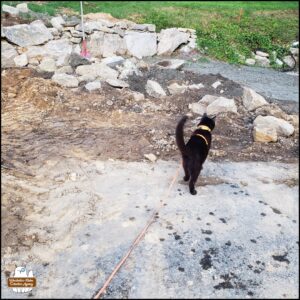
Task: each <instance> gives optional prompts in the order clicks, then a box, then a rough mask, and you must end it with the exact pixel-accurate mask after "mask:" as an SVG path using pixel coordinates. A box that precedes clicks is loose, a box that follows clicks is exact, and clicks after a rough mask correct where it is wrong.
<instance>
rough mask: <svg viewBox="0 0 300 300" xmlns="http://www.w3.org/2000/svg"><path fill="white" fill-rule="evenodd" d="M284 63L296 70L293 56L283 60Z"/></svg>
mask: <svg viewBox="0 0 300 300" xmlns="http://www.w3.org/2000/svg"><path fill="white" fill-rule="evenodd" d="M283 61H284V63H286V64H287V65H288V66H289V67H290V68H294V67H295V61H294V59H293V58H292V56H290V55H287V56H285V57H284V58H283Z"/></svg>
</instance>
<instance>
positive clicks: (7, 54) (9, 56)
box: [1, 41, 18, 68]
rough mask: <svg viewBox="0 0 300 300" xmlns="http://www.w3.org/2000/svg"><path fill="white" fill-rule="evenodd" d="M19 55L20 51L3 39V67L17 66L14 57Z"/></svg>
mask: <svg viewBox="0 0 300 300" xmlns="http://www.w3.org/2000/svg"><path fill="white" fill-rule="evenodd" d="M17 56H18V52H17V50H16V49H15V47H13V46H12V45H11V44H9V43H7V42H6V41H1V67H2V68H10V67H14V66H15V62H14V58H15V57H17Z"/></svg>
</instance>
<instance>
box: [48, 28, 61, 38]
mask: <svg viewBox="0 0 300 300" xmlns="http://www.w3.org/2000/svg"><path fill="white" fill-rule="evenodd" d="M49 31H50V32H51V34H52V35H53V37H58V36H59V35H60V33H59V31H58V30H57V29H56V28H49Z"/></svg>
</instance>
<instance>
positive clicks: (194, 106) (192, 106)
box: [189, 102, 206, 115]
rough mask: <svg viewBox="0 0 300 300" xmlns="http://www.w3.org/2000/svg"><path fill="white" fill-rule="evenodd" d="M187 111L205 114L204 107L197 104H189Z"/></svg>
mask: <svg viewBox="0 0 300 300" xmlns="http://www.w3.org/2000/svg"><path fill="white" fill-rule="evenodd" d="M189 109H190V110H191V111H192V112H193V113H195V114H199V115H203V114H204V113H205V112H206V105H204V104H201V103H197V102H195V103H190V104H189Z"/></svg>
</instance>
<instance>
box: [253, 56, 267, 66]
mask: <svg viewBox="0 0 300 300" xmlns="http://www.w3.org/2000/svg"><path fill="white" fill-rule="evenodd" d="M255 60H256V63H257V64H258V65H260V66H262V67H269V66H270V61H269V59H268V58H266V57H262V56H259V55H255Z"/></svg>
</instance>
